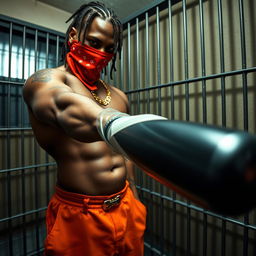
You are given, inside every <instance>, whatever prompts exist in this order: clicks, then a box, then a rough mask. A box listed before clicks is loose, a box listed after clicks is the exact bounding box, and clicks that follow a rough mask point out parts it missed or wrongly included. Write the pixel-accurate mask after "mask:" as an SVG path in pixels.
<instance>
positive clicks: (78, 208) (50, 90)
mask: <svg viewBox="0 0 256 256" xmlns="http://www.w3.org/2000/svg"><path fill="white" fill-rule="evenodd" d="M70 19H73V21H72V23H71V25H70V26H69V28H68V30H67V33H66V42H65V51H64V52H65V53H64V55H65V65H64V66H60V67H57V68H53V69H45V70H40V71H37V72H36V73H35V74H33V75H32V76H31V77H30V78H28V80H27V81H26V83H25V86H24V90H23V95H24V99H25V102H26V104H27V106H28V110H29V116H30V121H31V125H32V128H33V131H34V134H35V136H36V139H37V141H38V143H39V144H40V146H41V147H42V148H43V149H45V150H46V151H47V152H48V153H49V154H50V155H51V156H52V157H53V158H54V159H55V160H56V163H57V169H58V172H57V186H56V193H55V194H54V196H53V197H52V199H51V201H50V203H49V206H48V210H47V217H46V221H47V238H46V241H45V254H46V255H61V256H64V255H67V256H80V255H81V256H82V255H88V256H91V255H93V256H112V255H134V256H140V255H143V233H144V230H145V218H146V209H145V207H144V205H143V204H142V203H141V202H140V201H139V200H138V196H137V192H136V189H135V186H134V173H133V167H132V163H131V162H129V161H127V160H125V159H124V157H123V156H122V155H119V154H117V153H115V152H114V151H112V150H111V148H109V146H108V145H107V144H106V143H105V142H103V141H102V139H101V137H100V136H99V134H98V132H97V127H96V126H97V125H96V120H97V117H98V116H99V113H100V112H101V111H102V110H103V109H104V108H109V107H111V108H114V109H117V110H119V111H121V112H128V100H127V97H126V95H125V94H124V93H123V92H121V91H120V90H119V89H117V88H115V87H113V86H109V85H107V84H106V83H105V82H104V81H102V80H100V79H99V77H100V72H101V71H102V70H103V69H104V68H105V67H106V65H107V63H108V62H109V61H110V60H111V59H112V63H113V65H112V69H111V72H112V70H113V69H114V65H115V58H116V54H117V52H118V51H119V52H120V50H121V47H122V28H121V24H120V22H119V20H118V19H117V17H116V16H115V14H114V13H113V11H112V10H110V9H109V8H106V7H105V6H104V5H103V4H101V3H98V2H91V3H89V4H85V5H83V6H81V7H80V8H79V9H78V10H77V11H76V12H75V13H74V14H73V15H72V16H71V18H70ZM127 180H128V181H129V182H128V181H127Z"/></svg>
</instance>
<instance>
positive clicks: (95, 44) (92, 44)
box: [89, 40, 98, 47]
mask: <svg viewBox="0 0 256 256" xmlns="http://www.w3.org/2000/svg"><path fill="white" fill-rule="evenodd" d="M89 43H90V45H91V46H93V47H96V46H97V45H98V43H97V42H96V41H94V40H89Z"/></svg>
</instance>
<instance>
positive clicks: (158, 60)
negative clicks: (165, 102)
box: [156, 6, 162, 115]
mask: <svg viewBox="0 0 256 256" xmlns="http://www.w3.org/2000/svg"><path fill="white" fill-rule="evenodd" d="M156 36H157V85H160V84H161V53H160V18H159V7H158V6H157V7H156ZM161 112H162V109H161V88H158V114H159V115H161Z"/></svg>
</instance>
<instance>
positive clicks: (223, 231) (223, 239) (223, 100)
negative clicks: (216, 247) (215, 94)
mask: <svg viewBox="0 0 256 256" xmlns="http://www.w3.org/2000/svg"><path fill="white" fill-rule="evenodd" d="M218 27H219V42H220V71H221V73H224V72H225V59H224V40H223V18H222V0H218ZM221 111H222V126H224V127H225V126H226V82H225V77H224V76H222V77H221ZM225 255H226V220H224V219H223V220H222V223H221V256H225Z"/></svg>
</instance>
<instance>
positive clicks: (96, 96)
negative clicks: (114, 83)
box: [91, 79, 111, 106]
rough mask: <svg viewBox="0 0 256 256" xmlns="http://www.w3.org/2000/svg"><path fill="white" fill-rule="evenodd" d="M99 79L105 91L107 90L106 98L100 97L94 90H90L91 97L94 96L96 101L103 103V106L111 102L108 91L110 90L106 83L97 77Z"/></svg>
mask: <svg viewBox="0 0 256 256" xmlns="http://www.w3.org/2000/svg"><path fill="white" fill-rule="evenodd" d="M99 81H100V82H101V84H102V85H103V86H104V88H105V89H106V91H107V96H106V98H105V99H101V98H100V97H99V96H98V95H97V94H96V93H95V92H94V91H91V94H92V96H93V98H94V99H95V100H96V101H97V102H98V103H100V104H101V105H103V106H107V105H108V104H109V103H110V102H111V93H110V90H109V88H108V86H107V84H106V83H105V82H104V81H103V80H101V79H99Z"/></svg>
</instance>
